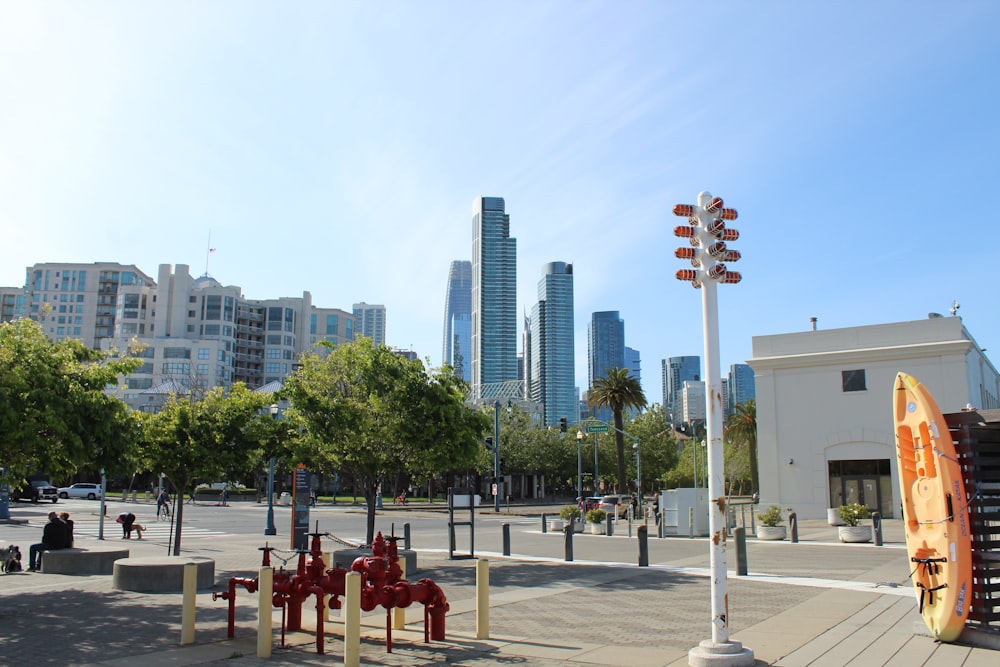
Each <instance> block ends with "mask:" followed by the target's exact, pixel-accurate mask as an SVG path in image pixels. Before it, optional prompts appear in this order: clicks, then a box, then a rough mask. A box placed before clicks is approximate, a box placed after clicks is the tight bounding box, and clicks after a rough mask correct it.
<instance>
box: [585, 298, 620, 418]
mask: <svg viewBox="0 0 1000 667" xmlns="http://www.w3.org/2000/svg"><path fill="white" fill-rule="evenodd" d="M587 352H588V358H587V381H588V386H587V391H588V393H589V391H590V389H592V388H593V386H594V380H596V379H597V378H599V377H604V376H605V375H607V372H608V370H610V369H612V368H625V320H623V319H622V318H621V316H620V315H619V314H618V311H617V310H606V311H601V312H597V313H591V315H590V329H589V330H588V331H587ZM591 415H592V416H593V417H596V418H597V419H602V420H604V421H608V420H609V419H611V416H612V415H611V409H610V408H594V410H593V411H592V412H591Z"/></svg>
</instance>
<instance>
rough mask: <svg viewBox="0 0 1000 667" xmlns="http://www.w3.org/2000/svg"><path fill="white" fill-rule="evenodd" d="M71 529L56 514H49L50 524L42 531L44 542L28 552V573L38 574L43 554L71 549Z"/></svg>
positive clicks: (34, 545)
mask: <svg viewBox="0 0 1000 667" xmlns="http://www.w3.org/2000/svg"><path fill="white" fill-rule="evenodd" d="M69 541H70V537H69V527H68V526H67V525H66V524H65V523H63V521H62V519H60V518H59V515H58V514H56V513H55V512H49V522H48V523H47V524H45V527H44V528H43V529H42V541H41V542H39V543H38V544H32V545H31V548H30V549H29V550H28V571H29V572H37V571H38V570H40V569H41V567H42V554H43V553H45V552H46V551H56V550H59V549H67V548H69Z"/></svg>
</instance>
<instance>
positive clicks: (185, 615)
mask: <svg viewBox="0 0 1000 667" xmlns="http://www.w3.org/2000/svg"><path fill="white" fill-rule="evenodd" d="M183 591H184V593H183V595H182V599H183V601H184V602H183V608H182V610H181V645H187V644H193V643H194V617H195V608H196V606H197V604H196V599H197V593H198V565H197V563H185V564H184V588H183Z"/></svg>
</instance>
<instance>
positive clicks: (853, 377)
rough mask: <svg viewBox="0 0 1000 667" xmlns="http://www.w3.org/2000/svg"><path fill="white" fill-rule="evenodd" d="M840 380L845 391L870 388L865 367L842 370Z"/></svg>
mask: <svg viewBox="0 0 1000 667" xmlns="http://www.w3.org/2000/svg"><path fill="white" fill-rule="evenodd" d="M840 380H841V383H842V386H843V389H844V391H845V392H848V391H867V390H868V387H867V386H866V384H865V369H863V368H862V369H859V370H853V371H841V372H840Z"/></svg>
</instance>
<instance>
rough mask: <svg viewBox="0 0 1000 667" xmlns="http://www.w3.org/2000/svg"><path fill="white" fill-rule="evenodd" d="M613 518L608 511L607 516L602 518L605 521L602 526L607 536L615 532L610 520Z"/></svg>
mask: <svg viewBox="0 0 1000 667" xmlns="http://www.w3.org/2000/svg"><path fill="white" fill-rule="evenodd" d="M613 518H614V517H612V516H611V513H610V512H609V513H608V515H607V517H606V518H605V519H604V520H605V521H606V522H607V524H606V525H605V526H604V534H605V535H607V536H608V537H611V536H612V535H614V534H615V529H614V526H613V524H612V523H611V520H612V519H613Z"/></svg>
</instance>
